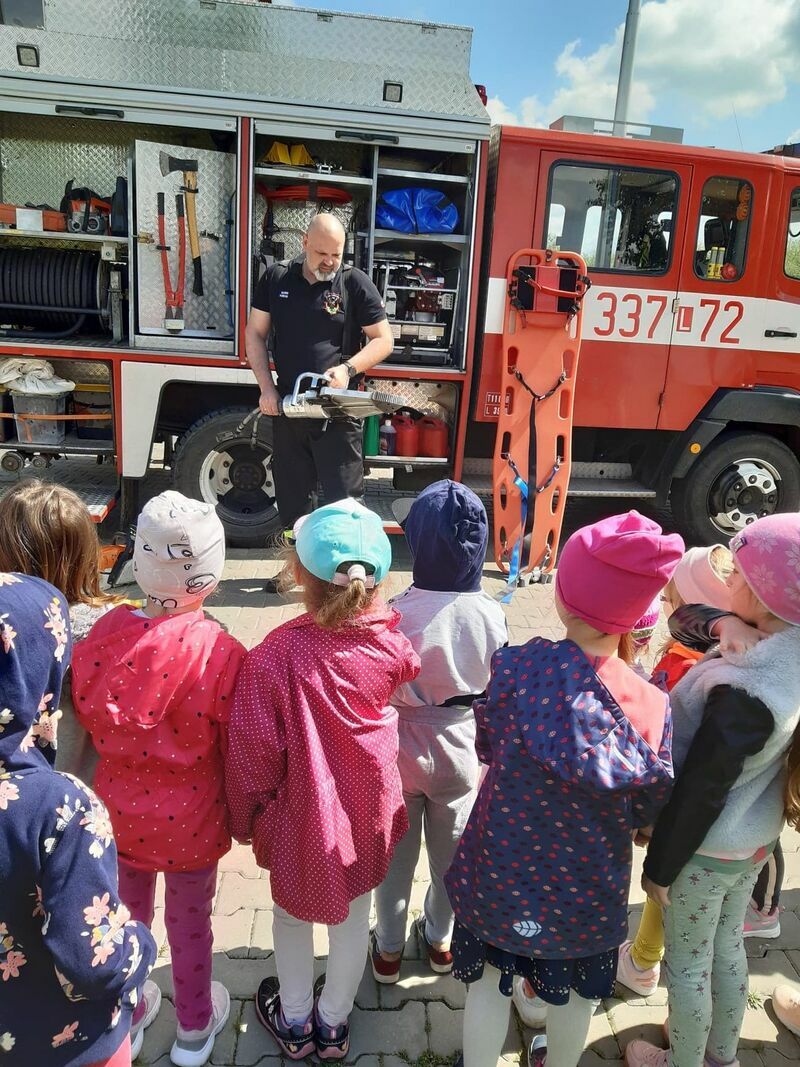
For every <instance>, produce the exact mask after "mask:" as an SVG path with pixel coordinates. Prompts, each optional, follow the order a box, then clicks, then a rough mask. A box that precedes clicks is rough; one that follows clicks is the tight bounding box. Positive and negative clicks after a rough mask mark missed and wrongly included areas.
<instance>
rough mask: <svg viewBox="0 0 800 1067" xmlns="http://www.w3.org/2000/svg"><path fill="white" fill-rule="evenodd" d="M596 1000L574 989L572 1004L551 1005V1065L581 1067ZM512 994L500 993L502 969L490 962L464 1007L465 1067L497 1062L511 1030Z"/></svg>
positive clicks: (548, 1018)
mask: <svg viewBox="0 0 800 1067" xmlns="http://www.w3.org/2000/svg"><path fill="white" fill-rule="evenodd" d="M594 1009H595V1003H594V1001H593V1000H584V998H583V997H579V996H578V994H577V993H576V992H575V991H574V990H573V991H572V992H571V993H570V997H569V1003H567V1004H561V1005H559V1006H558V1007H555V1006H553V1005H552V1004H548V1005H547V1067H578V1060H579V1059H580V1058H581V1054H582V1052H583V1049H584V1046H585V1044H586V1038H587V1036H588V1034H589V1024H590V1023H591V1020H592V1016H593V1015H594ZM510 1011H511V997H506V996H503V994H502V993H501V992H500V972H499V971H498V970H497V968H496V967H492V966H491V965H490V964H488V963H486V964H484V967H483V977H482V978H481V979H480V981H478V982H473V983H472V985H470V987H469V991H468V992H467V1004H466V1007H465V1009H464V1067H486V1064H488V1063H497V1061H498V1060H499V1059H500V1056H501V1055H502V1052H503V1044H504V1042H505V1039H506V1033H507V1032H508V1020H509V1012H510Z"/></svg>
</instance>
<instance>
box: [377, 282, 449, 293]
mask: <svg viewBox="0 0 800 1067" xmlns="http://www.w3.org/2000/svg"><path fill="white" fill-rule="evenodd" d="M386 288H387V289H391V290H392V292H396V293H457V292H458V289H439V288H438V287H437V286H435V285H390V284H389V283H388V282H387V283H386Z"/></svg>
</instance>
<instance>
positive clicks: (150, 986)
mask: <svg viewBox="0 0 800 1067" xmlns="http://www.w3.org/2000/svg"><path fill="white" fill-rule="evenodd" d="M139 1004H143V1005H144V1011H143V1013H142V1016H141V1018H140V1019H137V1021H136V1022H134V1024H133V1025H132V1026H131V1059H132V1060H135V1059H136V1057H137V1056H138V1055H139V1053H140V1052H141V1051H142V1045H143V1044H144V1032H145V1030H146V1029H147V1027H148V1026H150V1024H151V1023H154V1022H155V1021H156V1016H157V1015H158V1012H159V1009H160V1008H161V990H160V989H159V988H158V986H157V985H156V983H155V982H153V981H152V980H151V979H149V978H148V979H147V981H146V982H145V983H144V985H143V986H142V995H141V999H140V1001H139ZM135 1015H136V1012H134V1016H135Z"/></svg>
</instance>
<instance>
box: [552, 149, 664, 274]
mask: <svg viewBox="0 0 800 1067" xmlns="http://www.w3.org/2000/svg"><path fill="white" fill-rule="evenodd" d="M677 186H678V183H677V179H676V178H675V176H674V175H673V174H669V173H667V172H664V171H647V170H623V169H621V168H618V167H591V166H584V165H581V164H572V163H557V164H556V165H555V166H554V167H553V169H552V172H551V181H550V200H549V204H548V217H547V230H546V233H545V240H546V242H547V246H548V247H549V248H559V249H562V250H563V251H569V250H573V251H574V250H579V251H580V253H581V255H582V256H583V257H584V259H585V260H586V262H587V265H588V266H589V267H590V268H592V269H593V270H604V271H615V270H618V271H626V272H631V271H634V272H637V273H646V274H663V273H664V272H665V271H666V270H667V268H668V267H669V259H670V240H669V235H670V232H671V229H672V220H673V218H674V216H675V207H676V200H677Z"/></svg>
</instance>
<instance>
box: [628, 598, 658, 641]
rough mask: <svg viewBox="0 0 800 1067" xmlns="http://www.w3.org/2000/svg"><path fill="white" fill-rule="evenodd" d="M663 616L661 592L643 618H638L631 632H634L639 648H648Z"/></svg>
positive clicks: (634, 638) (634, 639)
mask: <svg viewBox="0 0 800 1067" xmlns="http://www.w3.org/2000/svg"><path fill="white" fill-rule="evenodd" d="M660 618H661V594H660V593H659V595H658V596H657V597H656V598H655V600H653V602H652V604H651V605H650V607H649V608H648V609H647V611H646V612H645V613H644V615H642V617H641V619H637V620H636V625H635V626H634V628H633V630H632V631H631V633H632V634H633V643H634V645H635V646H636V648H637V649H643V648H647V646H648V645H649V643H650V638H651V637H652V636H653V633H654V631H655V628H656V626H658V620H659V619H660Z"/></svg>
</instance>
